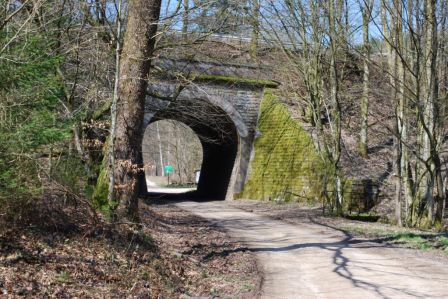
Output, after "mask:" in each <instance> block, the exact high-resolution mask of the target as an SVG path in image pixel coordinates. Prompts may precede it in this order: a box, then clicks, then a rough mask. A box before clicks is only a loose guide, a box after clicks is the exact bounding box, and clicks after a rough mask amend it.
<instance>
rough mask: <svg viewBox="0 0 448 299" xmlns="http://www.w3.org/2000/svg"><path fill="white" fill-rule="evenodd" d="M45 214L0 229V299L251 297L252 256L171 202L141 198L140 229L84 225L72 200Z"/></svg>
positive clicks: (254, 283) (255, 276) (255, 281)
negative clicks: (42, 217)
mask: <svg viewBox="0 0 448 299" xmlns="http://www.w3.org/2000/svg"><path fill="white" fill-rule="evenodd" d="M52 211H53V210H52ZM50 214H51V217H50V218H48V220H47V221H46V222H45V223H42V221H40V222H39V223H37V224H32V225H30V226H27V227H24V228H22V229H2V230H0V298H16V297H26V298H49V297H51V298H73V297H77V298H190V297H206V298H235V297H237V298H256V297H258V292H259V287H260V284H261V275H260V273H259V271H258V268H257V264H256V261H255V259H254V255H253V254H252V253H250V252H248V251H246V250H244V248H245V247H243V246H242V245H241V244H238V243H235V242H229V237H228V236H227V235H226V232H225V231H224V230H223V229H222V228H220V227H216V226H213V225H212V224H210V223H209V222H207V221H205V220H203V219H201V218H199V217H197V216H194V215H193V214H192V213H189V212H186V211H184V210H181V209H180V208H178V207H176V206H174V205H172V204H156V205H145V204H142V207H141V220H142V227H140V228H137V227H134V226H130V225H126V224H122V225H119V226H114V227H112V226H110V225H108V224H107V222H105V221H102V220H101V219H99V220H97V221H99V222H98V223H91V221H90V220H89V219H87V218H86V214H88V213H87V211H86V210H83V209H81V208H79V206H78V207H76V208H69V209H67V208H64V209H62V210H60V211H59V212H57V213H50ZM58 217H61V219H60V222H59V223H58V219H56V218H58ZM50 222H51V223H50ZM218 248H219V250H228V251H229V252H234V253H232V254H228V255H215V254H214V253H215V252H216V250H218Z"/></svg>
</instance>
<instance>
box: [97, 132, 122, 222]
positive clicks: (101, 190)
mask: <svg viewBox="0 0 448 299" xmlns="http://www.w3.org/2000/svg"><path fill="white" fill-rule="evenodd" d="M105 144H106V145H105V146H104V149H103V154H104V157H103V160H102V162H101V165H99V167H100V169H99V176H98V179H97V181H96V185H95V187H94V189H93V193H92V203H93V205H94V207H95V208H96V209H98V210H100V211H101V212H102V213H103V214H104V215H105V216H106V217H111V216H112V212H113V210H114V209H115V207H116V204H113V205H110V204H109V201H108V199H107V197H108V194H109V175H108V171H107V157H108V155H107V144H108V142H107V141H106V143H105Z"/></svg>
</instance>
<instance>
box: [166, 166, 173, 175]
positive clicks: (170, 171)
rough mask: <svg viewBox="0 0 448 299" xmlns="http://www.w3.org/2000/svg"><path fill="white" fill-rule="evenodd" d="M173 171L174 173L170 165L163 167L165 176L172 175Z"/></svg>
mask: <svg viewBox="0 0 448 299" xmlns="http://www.w3.org/2000/svg"><path fill="white" fill-rule="evenodd" d="M173 171H174V168H173V166H171V165H167V166H165V173H166V174H169V173H173Z"/></svg>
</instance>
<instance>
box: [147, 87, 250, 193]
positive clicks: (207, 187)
mask: <svg viewBox="0 0 448 299" xmlns="http://www.w3.org/2000/svg"><path fill="white" fill-rule="evenodd" d="M199 95H201V96H198V93H189V92H188V90H187V91H186V92H185V93H182V95H181V96H179V97H178V99H177V100H176V101H173V102H172V103H170V105H167V106H166V107H165V108H163V109H159V110H158V111H156V112H152V113H148V114H147V115H146V122H145V127H146V126H148V125H150V124H151V123H153V122H156V121H159V120H163V119H171V120H175V121H179V122H182V123H184V124H185V125H187V126H188V127H190V128H191V129H192V130H193V131H194V132H195V133H196V134H197V136H198V137H199V140H200V141H201V144H202V148H203V162H202V167H201V177H200V180H199V184H198V188H197V191H196V192H195V193H192V194H188V196H189V197H194V198H196V199H207V200H211V199H214V200H223V199H225V198H228V197H229V196H231V195H233V186H234V185H235V184H234V180H235V175H234V174H235V171H236V170H235V169H237V168H238V160H237V157H238V156H239V152H240V144H241V143H240V138H241V137H242V138H245V136H247V135H248V130H247V127H246V125H245V123H244V119H243V118H242V116H241V115H240V113H239V112H238V111H237V110H236V109H235V108H234V107H233V106H232V105H231V104H230V103H226V102H225V101H224V100H222V99H219V98H217V97H211V96H208V95H206V94H205V95H204V94H203V93H199ZM193 96H195V97H194V98H193ZM201 108H202V109H201ZM241 135H243V136H241Z"/></svg>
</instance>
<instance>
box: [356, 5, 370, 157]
mask: <svg viewBox="0 0 448 299" xmlns="http://www.w3.org/2000/svg"><path fill="white" fill-rule="evenodd" d="M371 9H372V6H371V4H370V3H369V2H365V3H364V7H363V13H362V20H363V22H362V28H363V31H362V32H363V40H364V57H363V62H364V74H363V92H362V99H361V132H360V136H359V153H360V155H361V156H362V157H364V158H367V155H368V153H367V147H368V143H367V134H368V126H369V123H368V120H369V80H370V79H369V72H370V69H369V63H370V43H369V22H370V14H371Z"/></svg>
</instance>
